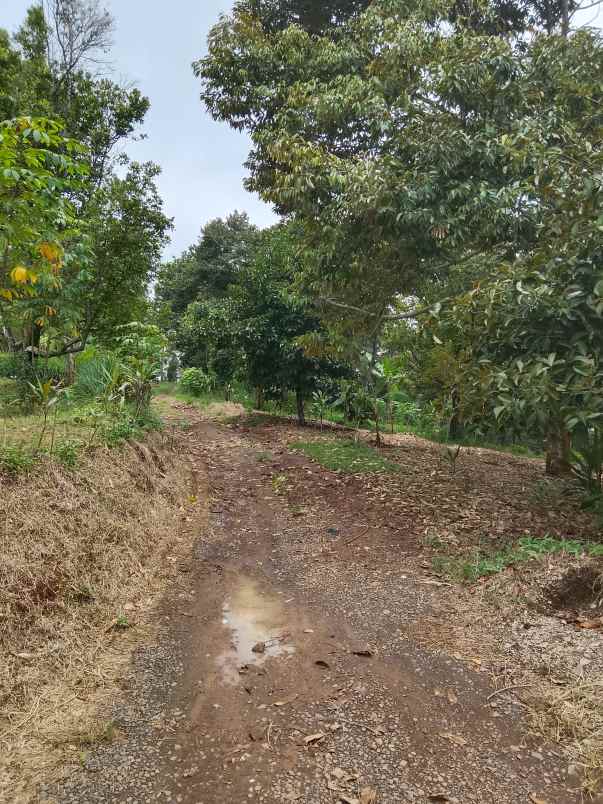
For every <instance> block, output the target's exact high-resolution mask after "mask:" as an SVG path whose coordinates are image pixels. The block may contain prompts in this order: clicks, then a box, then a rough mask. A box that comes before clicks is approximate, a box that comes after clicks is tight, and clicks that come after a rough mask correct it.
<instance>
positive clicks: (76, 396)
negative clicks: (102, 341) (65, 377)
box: [69, 350, 121, 402]
mask: <svg viewBox="0 0 603 804" xmlns="http://www.w3.org/2000/svg"><path fill="white" fill-rule="evenodd" d="M114 377H116V378H117V379H116V380H113V379H112V378H114ZM120 379H121V362H120V359H119V357H118V355H117V354H116V353H115V352H110V351H106V350H88V352H86V353H84V355H82V357H81V358H79V359H78V361H77V371H76V379H75V383H74V385H73V386H72V387H71V388H70V389H69V396H70V398H72V399H73V400H75V401H77V402H84V401H91V400H95V399H101V398H102V399H104V398H105V397H106V395H107V391H108V390H112V388H110V389H108V385H110V386H116V385H118V384H119V380H120Z"/></svg>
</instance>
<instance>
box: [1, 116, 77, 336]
mask: <svg viewBox="0 0 603 804" xmlns="http://www.w3.org/2000/svg"><path fill="white" fill-rule="evenodd" d="M83 151H84V149H83V148H82V146H81V145H80V144H79V143H77V142H75V141H74V140H71V139H67V138H65V137H64V136H63V135H62V134H61V133H60V125H59V124H58V123H55V122H53V121H50V120H46V119H44V118H33V119H32V118H26V117H22V118H17V119H15V120H10V121H5V122H2V123H0V322H1V323H2V328H3V331H4V332H5V334H8V336H9V339H10V340H11V342H12V344H13V345H14V344H15V336H14V334H13V333H11V327H10V325H11V323H12V322H13V321H14V319H15V317H20V318H21V320H22V327H23V329H22V332H21V338H22V342H21V343H22V346H23V347H24V348H25V347H28V348H30V349H31V350H33V349H35V348H37V346H38V343H39V333H40V328H41V326H42V320H43V319H44V320H46V319H49V318H51V317H53V316H55V315H56V313H57V310H56V308H55V307H53V306H51V304H50V303H49V296H51V295H53V296H54V295H56V293H57V292H58V291H60V289H61V288H62V287H63V285H64V282H65V279H64V267H65V263H66V262H68V260H69V253H70V249H71V244H72V242H73V240H74V239H75V238H76V237H77V235H78V230H77V222H76V210H75V208H74V206H73V204H72V203H71V202H70V200H69V194H70V193H75V192H77V190H78V188H79V186H80V183H81V181H82V179H83V178H84V176H85V175H86V165H85V163H84V162H82V161H81V158H80V157H81V155H82V154H83ZM82 256H84V255H82Z"/></svg>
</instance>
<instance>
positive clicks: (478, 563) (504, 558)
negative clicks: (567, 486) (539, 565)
mask: <svg viewBox="0 0 603 804" xmlns="http://www.w3.org/2000/svg"><path fill="white" fill-rule="evenodd" d="M556 553H565V554H567V555H568V556H573V557H575V558H578V557H580V556H584V555H587V556H592V557H597V556H603V544H598V543H593V542H581V541H578V540H577V539H555V538H553V537H552V536H545V537H542V538H536V537H532V536H524V537H522V538H521V539H519V540H518V541H517V544H516V545H514V546H512V547H509V548H507V549H505V550H502V551H500V552H498V553H491V554H484V553H482V552H481V551H479V550H476V551H475V552H474V553H473V555H472V556H471V557H470V558H456V557H451V556H446V555H438V556H435V557H434V559H433V562H432V564H433V568H434V570H435V571H436V572H438V573H442V574H445V575H449V576H450V577H452V578H454V579H455V580H458V581H464V582H466V583H473V582H475V581H477V580H478V579H479V578H483V577H486V576H488V575H495V574H496V573H498V572H502V571H503V570H504V569H506V568H507V567H510V566H512V565H514V564H518V563H520V562H523V561H530V560H531V559H535V558H539V557H541V556H543V555H554V554H556Z"/></svg>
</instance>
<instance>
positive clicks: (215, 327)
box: [165, 225, 349, 424]
mask: <svg viewBox="0 0 603 804" xmlns="http://www.w3.org/2000/svg"><path fill="white" fill-rule="evenodd" d="M249 256H250V257H251V259H249V260H247V261H246V262H245V263H243V264H241V265H240V266H239V268H238V270H237V272H236V274H234V275H233V277H232V281H231V282H230V284H229V285H228V293H227V295H221V294H220V295H214V296H213V297H207V296H206V297H201V298H200V299H199V300H197V301H193V302H192V303H191V304H190V305H189V306H188V308H187V310H186V313H185V315H184V317H183V322H182V326H181V327H180V329H179V332H178V335H177V345H178V346H179V348H180V349H181V350H182V351H183V354H184V361H185V363H189V364H194V365H197V366H199V367H201V368H203V369H204V370H205V371H206V372H208V373H211V374H214V375H217V376H218V378H219V379H220V380H221V381H222V382H224V383H227V382H229V381H231V380H232V379H234V378H238V379H242V380H244V381H245V382H246V383H247V384H248V385H249V386H250V387H252V388H255V389H256V391H257V394H258V402H259V404H260V405H261V403H262V399H264V398H273V399H280V398H282V396H283V394H284V393H286V392H288V391H292V392H294V394H295V397H296V405H297V415H298V420H299V422H300V424H304V423H305V402H306V400H307V399H308V398H309V397H310V396H311V395H312V393H313V392H314V391H316V390H319V389H321V388H322V387H327V386H328V385H329V384H330V383H332V381H333V380H334V379H336V378H337V377H340V376H343V375H345V374H346V373H347V372H348V371H349V370H348V369H347V368H346V367H345V366H344V365H342V364H341V363H339V362H337V361H336V360H334V359H331V358H329V357H324V356H314V355H311V354H308V352H307V351H306V350H305V349H304V347H303V345H302V340H303V337H304V336H307V335H309V334H313V333H315V332H316V330H320V322H319V320H318V316H317V315H316V312H315V311H314V310H313V309H312V307H311V306H309V305H308V302H307V301H304V300H303V298H301V297H300V296H299V295H297V294H296V293H295V291H294V289H293V287H292V280H293V277H294V275H295V272H296V269H297V263H298V260H299V255H298V253H297V239H296V237H295V235H294V233H292V232H291V230H290V228H289V227H287V226H285V225H279V226H276V227H273V228H272V229H268V230H266V231H264V232H263V233H262V235H261V237H259V238H256V245H255V249H254V252H253V253H252V254H251V255H249ZM165 278H166V279H167V276H166V277H165Z"/></svg>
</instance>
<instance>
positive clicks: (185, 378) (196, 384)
mask: <svg viewBox="0 0 603 804" xmlns="http://www.w3.org/2000/svg"><path fill="white" fill-rule="evenodd" d="M179 385H180V387H181V388H182V390H183V391H184V392H185V393H188V394H191V395H192V396H201V394H203V393H205V392H207V391H209V390H210V389H211V385H212V382H211V378H210V377H208V376H207V374H205V372H204V371H202V370H201V369H200V368H188V369H185V370H184V371H183V372H182V376H181V377H180V383H179Z"/></svg>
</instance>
